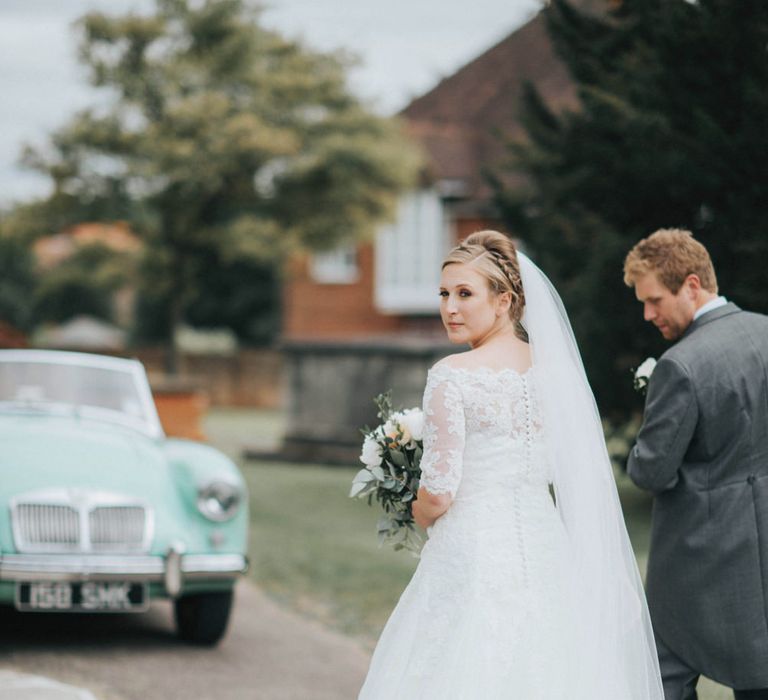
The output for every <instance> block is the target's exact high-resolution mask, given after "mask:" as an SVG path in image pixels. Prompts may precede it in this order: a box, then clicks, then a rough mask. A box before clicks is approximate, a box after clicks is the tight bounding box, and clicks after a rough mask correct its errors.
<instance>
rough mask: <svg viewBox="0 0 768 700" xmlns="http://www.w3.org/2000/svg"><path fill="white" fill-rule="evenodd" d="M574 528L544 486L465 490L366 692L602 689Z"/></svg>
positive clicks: (537, 697)
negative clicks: (467, 496) (506, 493)
mask: <svg viewBox="0 0 768 700" xmlns="http://www.w3.org/2000/svg"><path fill="white" fill-rule="evenodd" d="M565 539H566V536H565V531H564V528H563V526H562V522H561V521H560V517H559V515H558V513H557V511H556V509H555V507H554V504H553V502H552V499H551V497H550V495H549V493H548V492H547V491H546V490H545V489H544V488H541V487H538V488H531V489H528V490H523V489H521V490H519V491H518V492H517V494H516V495H515V498H513V499H512V500H511V501H510V500H505V501H500V502H498V503H496V504H494V503H492V502H489V501H488V500H486V499H483V500H475V501H467V502H462V501H460V500H457V501H456V502H454V504H453V505H452V507H451V509H450V510H449V511H448V513H446V514H445V515H444V516H443V517H442V518H440V519H439V520H438V521H437V522H436V524H435V526H434V528H433V530H432V532H431V536H430V539H429V541H428V542H427V543H426V544H425V546H424V549H423V551H422V555H421V561H420V562H419V566H418V568H417V570H416V572H415V573H414V576H413V578H412V579H411V581H410V583H409V584H408V586H407V588H406V589H405V591H404V592H403V594H402V596H401V598H400V601H399V602H398V604H397V606H396V608H395V610H394V611H393V613H392V615H391V617H390V619H389V621H388V622H387V624H386V626H385V628H384V631H383V633H382V635H381V638H380V639H379V643H378V645H377V647H376V650H375V652H374V655H373V658H372V660H371V666H370V669H369V672H368V676H367V678H366V680H365V684H364V686H363V688H362V690H361V691H360V696H359V698H360V700H379V699H380V700H384V699H387V700H392V699H393V698H398V699H401V700H420V699H423V700H435V699H436V698H440V699H441V700H475V699H476V700H495V699H499V700H501V699H502V698H509V699H513V698H514V699H515V700H560V699H561V698H563V699H565V698H568V700H574V699H579V700H581V699H582V698H583V699H584V700H587V698H589V700H594V698H595V697H596V696H594V695H592V689H590V687H589V682H588V680H587V679H586V678H585V676H586V675H588V674H587V667H586V666H584V665H582V664H580V661H581V659H580V658H579V645H580V644H579V640H580V638H581V636H582V635H583V634H585V633H586V632H587V631H586V630H585V629H584V623H583V621H580V620H579V615H578V611H577V610H575V609H574V600H573V598H572V597H571V595H570V593H569V591H570V590H571V586H570V581H569V576H572V575H573V571H574V570H573V568H572V567H571V566H570V565H569V557H568V548H567V543H566V541H565ZM606 700H607V699H606ZM612 700H613V699H612Z"/></svg>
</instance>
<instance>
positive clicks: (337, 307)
mask: <svg viewBox="0 0 768 700" xmlns="http://www.w3.org/2000/svg"><path fill="white" fill-rule="evenodd" d="M453 226H454V230H455V232H456V240H457V241H458V240H460V239H462V238H464V237H465V236H468V235H469V234H470V233H472V232H473V231H478V230H481V229H485V228H498V226H499V223H498V222H497V221H495V220H492V219H488V218H483V217H471V218H470V217H463V218H457V219H455V220H454V224H453ZM308 266H309V259H308V256H306V255H301V256H299V255H297V256H295V257H294V259H293V260H292V261H291V264H290V266H289V269H288V274H287V276H286V282H285V284H284V287H283V337H284V338H286V339H288V340H298V339H301V340H329V339H333V340H339V339H344V338H360V337H382V336H391V335H396V334H401V333H407V334H415V335H433V334H435V333H441V332H442V324H441V323H440V320H439V319H438V318H436V317H429V316H400V315H392V314H383V313H381V312H379V311H378V310H377V309H376V306H375V304H374V249H373V245H372V244H371V243H363V244H361V245H360V246H359V247H358V268H359V272H360V274H359V277H358V279H357V281H356V282H353V283H351V284H320V283H318V282H315V281H314V280H313V279H312V278H311V276H310V274H309V269H308Z"/></svg>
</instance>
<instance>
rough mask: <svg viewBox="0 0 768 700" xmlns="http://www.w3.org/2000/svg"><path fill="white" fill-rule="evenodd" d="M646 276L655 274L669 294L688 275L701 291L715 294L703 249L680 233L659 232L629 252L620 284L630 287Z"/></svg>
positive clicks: (712, 271)
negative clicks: (691, 276)
mask: <svg viewBox="0 0 768 700" xmlns="http://www.w3.org/2000/svg"><path fill="white" fill-rule="evenodd" d="M649 272H655V273H656V274H657V275H658V277H659V281H660V282H661V283H662V284H663V285H664V286H665V287H666V288H667V289H669V291H670V292H672V293H673V294H677V293H678V292H679V291H680V287H682V286H683V282H685V279H686V277H688V275H697V276H698V278H699V280H701V286H702V288H704V289H706V290H707V291H708V292H713V293H717V277H716V276H715V268H714V266H713V265H712V260H711V258H710V257H709V253H708V252H707V249H706V248H705V247H704V246H703V245H702V244H701V243H699V242H698V241H697V240H696V239H695V238H694V237H693V234H692V233H691V232H690V231H685V230H684V229H677V228H663V229H659V230H658V231H656V232H655V233H653V234H651V235H650V236H648V237H647V238H643V240H642V241H640V242H639V243H638V244H637V245H635V247H634V248H632V250H630V251H629V253H628V255H627V257H626V259H625V260H624V283H625V284H626V285H627V286H628V287H634V285H635V283H636V282H637V280H638V279H639V278H641V277H644V276H645V275H647V274H648V273H649Z"/></svg>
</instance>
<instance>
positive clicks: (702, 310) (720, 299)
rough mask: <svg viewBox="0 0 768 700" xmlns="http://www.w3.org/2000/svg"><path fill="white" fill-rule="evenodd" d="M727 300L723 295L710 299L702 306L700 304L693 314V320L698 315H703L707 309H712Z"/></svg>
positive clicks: (717, 307) (725, 302)
mask: <svg viewBox="0 0 768 700" xmlns="http://www.w3.org/2000/svg"><path fill="white" fill-rule="evenodd" d="M727 303H728V300H727V299H726V298H725V297H715V298H714V299H710V300H709V301H708V302H707V303H706V304H704V306H702V307H701V308H700V309H699V310H698V311H697V312H696V313H695V314H693V320H694V321H695V320H696V319H697V318H699V316H703V315H704V314H705V313H707V311H714V310H715V309H719V308H720V307H721V306H725V305H726V304H727Z"/></svg>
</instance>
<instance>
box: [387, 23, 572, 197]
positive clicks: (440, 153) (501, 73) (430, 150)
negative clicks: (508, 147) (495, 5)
mask: <svg viewBox="0 0 768 700" xmlns="http://www.w3.org/2000/svg"><path fill="white" fill-rule="evenodd" d="M526 82H531V83H533V84H534V85H535V86H536V87H537V89H538V90H539V93H540V94H541V95H542V97H543V98H544V100H545V101H546V102H547V104H549V105H550V107H552V108H553V109H555V110H559V109H562V108H563V107H574V106H575V105H576V93H575V89H574V86H573V83H572V82H571V79H570V77H569V76H568V73H567V71H566V69H565V67H564V66H563V64H562V63H561V62H560V60H559V59H558V58H557V57H556V56H555V53H554V50H553V48H552V44H551V41H550V39H549V36H548V35H547V31H546V26H545V19H544V16H543V15H542V14H541V13H539V14H538V15H536V17H534V18H533V19H532V20H531V21H530V22H528V23H527V24H525V25H523V26H522V27H521V28H520V29H518V30H516V31H515V32H513V33H512V34H510V35H509V36H507V37H506V38H505V39H503V40H502V41H500V42H499V43H498V44H496V45H495V46H493V47H492V48H490V49H489V50H488V51H486V52H485V53H483V54H482V55H480V56H478V57H477V58H476V59H474V60H473V61H471V62H470V63H468V64H467V65H465V66H464V67H463V68H461V69H459V70H458V71H457V72H456V73H454V74H453V75H451V76H450V77H448V78H445V79H444V80H442V81H441V82H440V83H439V84H438V85H437V86H436V87H435V88H433V89H432V90H430V91H429V92H428V93H426V94H425V95H423V96H421V97H418V98H416V99H415V100H413V102H411V103H410V104H409V105H408V106H407V107H406V108H405V109H404V110H403V111H402V112H401V116H402V117H403V118H404V119H405V121H406V128H407V130H408V132H409V134H411V135H412V136H413V137H415V138H416V139H418V140H419V141H420V142H421V144H422V145H423V147H424V149H425V150H426V152H427V154H428V158H429V161H430V166H431V167H430V175H431V177H432V178H434V179H436V180H443V179H449V180H453V179H462V180H464V182H465V184H466V190H467V191H466V194H467V196H468V197H469V198H470V199H473V200H476V201H479V202H482V201H483V200H487V199H488V198H489V197H490V190H489V188H488V186H487V184H486V183H485V181H484V179H483V176H482V170H483V168H485V167H487V166H492V165H494V164H495V163H497V162H498V161H499V160H500V159H501V158H503V157H504V155H505V154H504V149H503V148H502V146H501V143H502V141H501V140H500V136H501V135H502V134H503V135H505V136H516V137H519V136H521V135H522V133H523V129H522V127H521V125H520V122H519V118H518V115H519V100H520V97H521V95H522V90H523V87H524V85H525V83H526Z"/></svg>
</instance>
